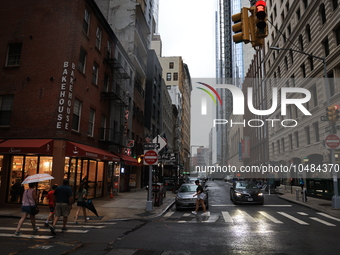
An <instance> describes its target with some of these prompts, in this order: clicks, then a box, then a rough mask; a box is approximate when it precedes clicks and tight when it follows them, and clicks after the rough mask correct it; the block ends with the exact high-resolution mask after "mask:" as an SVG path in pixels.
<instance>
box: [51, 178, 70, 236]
mask: <svg viewBox="0 0 340 255" xmlns="http://www.w3.org/2000/svg"><path fill="white" fill-rule="evenodd" d="M54 200H55V216H54V221H53V225H52V226H50V230H51V233H52V235H56V234H57V233H56V232H55V225H56V224H57V222H58V220H59V218H60V216H63V227H62V229H61V230H62V231H66V230H67V228H66V224H67V220H68V216H69V215H70V211H71V209H72V203H73V197H72V189H71V187H70V186H69V179H64V180H63V185H61V186H59V187H58V188H56V189H55V191H54Z"/></svg>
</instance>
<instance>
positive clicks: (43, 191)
mask: <svg viewBox="0 0 340 255" xmlns="http://www.w3.org/2000/svg"><path fill="white" fill-rule="evenodd" d="M52 164H53V158H52V157H40V160H39V169H38V170H39V174H49V175H52ZM37 188H38V190H39V203H43V204H48V201H47V199H46V195H47V193H48V192H49V191H50V190H51V180H48V181H43V182H39V183H38V187H37Z"/></svg>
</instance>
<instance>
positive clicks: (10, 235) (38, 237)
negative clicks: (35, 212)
mask: <svg viewBox="0 0 340 255" xmlns="http://www.w3.org/2000/svg"><path fill="white" fill-rule="evenodd" d="M0 236H3V237H13V236H14V237H23V238H30V239H50V238H52V237H53V236H51V235H50V236H41V235H25V234H21V235H20V236H16V235H14V234H6V233H0Z"/></svg>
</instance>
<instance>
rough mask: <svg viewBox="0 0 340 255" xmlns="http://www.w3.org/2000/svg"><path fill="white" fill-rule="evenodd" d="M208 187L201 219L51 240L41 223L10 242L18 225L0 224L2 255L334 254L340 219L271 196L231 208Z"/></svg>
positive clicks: (222, 189) (184, 217)
mask: <svg viewBox="0 0 340 255" xmlns="http://www.w3.org/2000/svg"><path fill="white" fill-rule="evenodd" d="M207 185H208V189H209V198H210V201H209V205H210V208H209V211H210V216H205V217H203V216H200V214H201V212H202V211H201V210H200V211H199V214H198V216H195V215H193V214H191V210H183V211H176V210H175V206H173V207H172V208H170V210H168V211H167V212H165V213H164V214H163V215H162V216H160V217H158V218H154V219H152V220H146V221H138V220H131V221H116V222H100V223H87V224H86V225H85V224H83V225H77V226H76V225H74V224H73V222H71V223H70V224H69V225H68V230H67V232H66V233H58V234H57V236H56V237H52V236H51V235H50V233H49V229H47V228H44V227H43V226H42V225H43V223H42V222H40V224H41V229H40V230H39V231H38V233H37V234H36V236H31V235H32V234H33V233H32V232H30V231H25V233H24V234H25V235H23V236H20V237H13V232H14V229H15V227H16V223H17V221H18V220H17V219H13V218H0V223H1V226H2V227H1V228H0V235H1V239H0V240H1V241H0V247H1V254H14V253H15V254H46V253H47V252H48V254H61V253H64V254H65V253H68V254H204V253H209V254H334V250H333V249H334V248H333V247H335V246H336V242H337V240H338V233H339V225H340V219H337V218H334V217H331V216H328V215H327V214H323V213H319V212H317V211H314V210H312V209H309V208H307V207H304V206H301V205H298V204H293V203H289V202H287V201H285V200H283V199H280V198H278V196H277V195H276V194H271V195H269V194H266V195H265V203H264V205H263V206H262V205H234V204H233V203H232V202H230V200H229V187H230V184H229V183H225V182H224V181H209V182H207ZM24 228H30V223H29V221H26V224H25V225H24ZM59 229H60V228H59ZM23 230H24V229H23ZM29 230H30V229H29ZM27 233H29V234H27ZM6 234H7V235H8V236H6Z"/></svg>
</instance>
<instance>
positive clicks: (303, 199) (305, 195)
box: [302, 188, 307, 202]
mask: <svg viewBox="0 0 340 255" xmlns="http://www.w3.org/2000/svg"><path fill="white" fill-rule="evenodd" d="M302 201H303V202H307V191H306V188H304V189H303V191H302Z"/></svg>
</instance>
